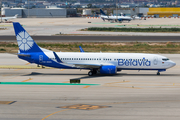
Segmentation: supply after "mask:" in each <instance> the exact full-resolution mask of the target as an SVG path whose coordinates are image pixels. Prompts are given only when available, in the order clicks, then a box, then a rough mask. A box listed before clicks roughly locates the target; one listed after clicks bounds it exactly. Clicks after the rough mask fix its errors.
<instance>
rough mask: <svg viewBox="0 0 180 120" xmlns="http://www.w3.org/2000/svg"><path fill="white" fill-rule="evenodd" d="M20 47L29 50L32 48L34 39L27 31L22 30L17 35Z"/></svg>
mask: <svg viewBox="0 0 180 120" xmlns="http://www.w3.org/2000/svg"><path fill="white" fill-rule="evenodd" d="M16 38H17V42H18V46H19V49H20V50H22V51H28V50H29V49H30V48H32V46H33V44H34V41H33V39H32V38H31V36H29V34H28V33H27V32H26V31H22V32H20V33H19V34H17V36H16Z"/></svg>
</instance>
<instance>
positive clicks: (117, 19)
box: [100, 9, 132, 22]
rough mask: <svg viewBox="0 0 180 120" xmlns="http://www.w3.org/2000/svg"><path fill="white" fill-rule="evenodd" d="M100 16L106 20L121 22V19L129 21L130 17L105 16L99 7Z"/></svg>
mask: <svg viewBox="0 0 180 120" xmlns="http://www.w3.org/2000/svg"><path fill="white" fill-rule="evenodd" d="M100 13H101V15H100V17H101V19H103V20H104V21H105V20H108V21H116V22H118V21H119V22H122V21H128V22H129V21H131V20H132V18H131V17H129V16H107V15H106V14H105V13H104V12H103V11H102V10H101V9H100Z"/></svg>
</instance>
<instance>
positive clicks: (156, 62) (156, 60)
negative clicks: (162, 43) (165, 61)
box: [153, 57, 158, 66]
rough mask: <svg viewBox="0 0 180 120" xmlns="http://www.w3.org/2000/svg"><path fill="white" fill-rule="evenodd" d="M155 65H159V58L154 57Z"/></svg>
mask: <svg viewBox="0 0 180 120" xmlns="http://www.w3.org/2000/svg"><path fill="white" fill-rule="evenodd" d="M153 65H155V66H156V65H158V57H154V59H153Z"/></svg>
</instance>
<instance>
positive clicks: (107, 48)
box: [0, 42, 180, 54]
mask: <svg viewBox="0 0 180 120" xmlns="http://www.w3.org/2000/svg"><path fill="white" fill-rule="evenodd" d="M38 45H39V46H40V47H42V48H45V49H49V50H52V51H56V52H59V51H62V52H79V46H81V47H82V48H83V49H84V51H85V52H100V51H101V52H116V53H119V52H121V53H122V52H125V53H127V52H129V53H139V52H140V53H168V54H170V53H178V54H179V53H180V42H164V43H162V42H160V43H151V42H144V43H143V42H126V43H120V42H90V43H86V42H82V43H78V42H75V43H68V42H67V43H38ZM0 49H3V51H0V53H17V51H18V49H19V48H18V45H17V44H14V43H8V42H3V43H1V42H0Z"/></svg>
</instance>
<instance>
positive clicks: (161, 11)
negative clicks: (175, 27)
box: [148, 7, 180, 18]
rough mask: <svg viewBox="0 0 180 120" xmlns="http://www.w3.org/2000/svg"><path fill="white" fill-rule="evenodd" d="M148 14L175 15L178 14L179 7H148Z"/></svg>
mask: <svg viewBox="0 0 180 120" xmlns="http://www.w3.org/2000/svg"><path fill="white" fill-rule="evenodd" d="M148 15H154V16H155V17H157V18H158V17H177V16H180V8H179V7H178V8H177V7H171V8H170V7H169V8H167V7H166V8H149V12H148Z"/></svg>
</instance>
